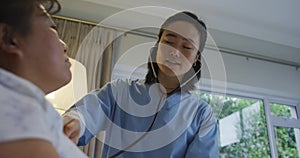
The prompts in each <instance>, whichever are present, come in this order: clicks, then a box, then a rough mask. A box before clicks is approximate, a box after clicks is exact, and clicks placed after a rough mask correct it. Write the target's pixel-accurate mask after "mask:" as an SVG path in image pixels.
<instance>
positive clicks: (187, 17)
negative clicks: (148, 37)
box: [146, 11, 207, 89]
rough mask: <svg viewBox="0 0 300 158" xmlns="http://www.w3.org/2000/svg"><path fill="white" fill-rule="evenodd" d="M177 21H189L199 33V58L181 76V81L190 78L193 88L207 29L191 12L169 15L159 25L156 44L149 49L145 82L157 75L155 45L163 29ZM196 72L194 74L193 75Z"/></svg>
mask: <svg viewBox="0 0 300 158" xmlns="http://www.w3.org/2000/svg"><path fill="white" fill-rule="evenodd" d="M177 21H184V22H188V23H191V24H193V25H194V26H195V28H196V29H197V30H198V32H199V34H200V43H199V49H198V53H197V54H199V59H198V60H197V61H196V64H195V65H193V66H192V68H191V69H190V70H189V71H188V72H187V73H186V74H185V75H184V76H183V81H182V82H185V81H188V80H190V79H191V78H193V79H191V81H188V82H189V83H188V84H189V85H190V86H189V87H191V88H192V89H193V88H194V84H195V83H196V82H197V81H198V80H199V79H200V77H201V52H202V51H203V49H204V45H205V42H206V38H207V31H206V25H205V23H204V22H203V21H202V20H200V19H198V17H197V16H196V15H195V14H193V13H191V12H187V11H184V12H179V13H177V14H175V15H173V16H171V17H169V18H168V19H167V20H166V21H165V22H164V23H163V24H162V26H161V28H160V32H159V34H158V40H157V42H156V44H155V45H154V47H152V49H151V50H150V56H149V60H148V64H147V66H148V73H147V75H146V83H155V82H157V78H156V77H157V76H155V75H157V74H158V70H159V67H158V65H157V63H156V55H157V47H158V44H159V42H160V40H161V36H162V34H163V32H164V31H165V29H166V28H167V27H168V26H169V25H170V24H172V23H174V22H177ZM195 73H196V76H195Z"/></svg>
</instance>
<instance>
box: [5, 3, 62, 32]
mask: <svg viewBox="0 0 300 158" xmlns="http://www.w3.org/2000/svg"><path fill="white" fill-rule="evenodd" d="M39 4H42V5H43V6H44V7H45V9H46V10H47V12H48V13H49V14H55V13H57V12H59V11H60V9H61V6H60V3H59V2H58V1H57V0H1V1H0V23H5V24H8V25H9V26H11V28H12V29H13V32H17V33H20V34H22V35H24V36H25V35H27V34H28V33H29V32H30V29H31V28H30V26H31V17H32V15H33V13H34V11H35V9H37V6H38V5H39Z"/></svg>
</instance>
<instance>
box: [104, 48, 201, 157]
mask: <svg viewBox="0 0 300 158" xmlns="http://www.w3.org/2000/svg"><path fill="white" fill-rule="evenodd" d="M149 60H150V65H151V68H152V70H153V75H154V77H155V78H156V80H157V83H159V79H158V76H157V74H156V72H155V69H154V66H153V60H152V54H150V56H149ZM197 61H198V62H200V60H197ZM200 71H201V62H200V68H199V70H198V71H197V72H196V73H195V74H193V75H192V76H191V77H190V78H189V79H188V80H186V81H185V82H184V83H182V84H180V85H179V86H178V87H177V88H175V89H173V90H172V91H171V92H168V93H166V95H167V96H169V95H172V94H173V93H175V92H176V91H178V90H179V89H181V88H182V87H184V86H185V85H186V84H187V83H188V82H190V81H191V80H192V79H193V78H194V77H196V76H197V74H198V73H200ZM163 98H164V97H161V98H160V100H159V103H158V105H157V108H156V111H155V115H154V116H153V119H152V121H151V124H150V125H149V127H148V128H147V130H146V132H144V133H143V135H141V136H140V137H139V138H137V139H136V140H135V141H133V142H132V143H130V144H129V145H127V146H126V147H124V148H123V149H121V150H119V151H118V152H116V153H114V154H113V155H111V156H109V157H108V156H107V157H108V158H115V157H117V156H119V155H121V154H122V153H124V152H126V150H127V149H129V148H131V147H132V146H134V145H135V144H136V143H138V142H139V141H141V140H142V139H143V138H144V137H145V136H146V135H147V134H148V133H149V132H150V131H151V129H152V127H153V125H154V122H155V120H156V118H157V114H158V110H159V108H160V105H161V101H162V100H163ZM108 148H110V147H109V146H108ZM107 154H109V149H108V151H107Z"/></svg>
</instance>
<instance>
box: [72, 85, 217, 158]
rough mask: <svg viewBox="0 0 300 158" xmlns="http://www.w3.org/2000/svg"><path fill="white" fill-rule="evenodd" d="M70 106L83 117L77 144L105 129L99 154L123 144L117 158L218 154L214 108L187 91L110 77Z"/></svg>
mask: <svg viewBox="0 0 300 158" xmlns="http://www.w3.org/2000/svg"><path fill="white" fill-rule="evenodd" d="M72 110H75V111H78V112H80V113H81V115H82V116H83V117H84V124H85V132H84V134H83V136H82V137H81V138H80V140H79V145H85V144H87V143H88V142H89V140H90V139H91V138H92V137H94V136H96V135H97V134H98V133H99V132H100V131H106V136H105V140H101V141H103V143H104V144H105V145H104V148H103V151H102V153H103V156H102V157H109V156H111V155H114V154H115V153H117V152H118V151H120V150H124V149H126V150H125V152H123V153H122V154H120V155H119V156H118V158H119V157H120V158H121V157H123V158H153V157H164V158H167V157H168V158H171V157H172V158H183V157H188V158H197V157H201V158H211V157H214V158H215V157H219V151H218V129H217V121H216V119H215V117H214V113H213V111H212V109H211V107H210V106H209V105H208V104H207V103H205V102H203V101H202V100H200V99H199V98H198V97H197V96H195V95H194V94H193V93H191V92H190V91H179V92H176V93H174V94H172V95H170V96H168V97H167V95H166V94H164V93H163V92H162V91H161V89H160V88H159V84H145V82H144V80H134V81H132V80H116V81H112V82H110V83H108V84H106V85H105V86H104V87H103V88H101V89H99V90H95V91H93V92H91V93H89V94H88V95H86V96H85V97H84V98H82V99H81V100H80V101H78V102H77V103H76V104H75V105H74V106H73V107H72V108H71V109H70V110H69V111H72ZM152 123H153V125H152V126H151V124H152ZM149 126H151V129H150V130H149ZM147 130H148V132H147ZM145 133H147V134H145ZM141 137H143V138H141ZM137 139H140V140H139V141H138V142H137V143H136V144H134V145H132V142H134V141H136V140H137ZM130 145H132V146H131V147H130V148H128V149H127V147H128V146H130Z"/></svg>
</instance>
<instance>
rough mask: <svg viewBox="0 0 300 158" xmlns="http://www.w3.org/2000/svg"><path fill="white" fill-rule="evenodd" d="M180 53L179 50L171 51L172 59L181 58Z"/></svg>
mask: <svg viewBox="0 0 300 158" xmlns="http://www.w3.org/2000/svg"><path fill="white" fill-rule="evenodd" d="M179 53H180V52H179V51H178V50H177V49H173V50H171V51H170V56H172V57H179V56H180V54H179Z"/></svg>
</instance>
